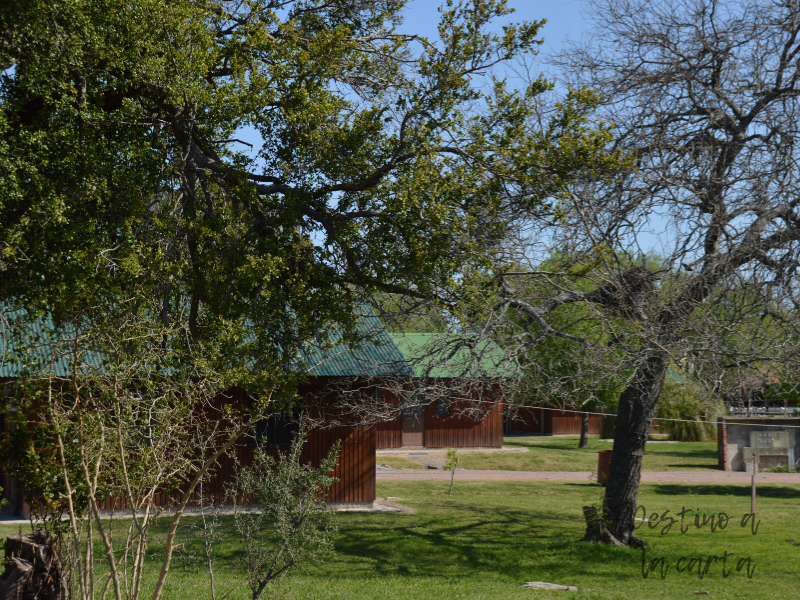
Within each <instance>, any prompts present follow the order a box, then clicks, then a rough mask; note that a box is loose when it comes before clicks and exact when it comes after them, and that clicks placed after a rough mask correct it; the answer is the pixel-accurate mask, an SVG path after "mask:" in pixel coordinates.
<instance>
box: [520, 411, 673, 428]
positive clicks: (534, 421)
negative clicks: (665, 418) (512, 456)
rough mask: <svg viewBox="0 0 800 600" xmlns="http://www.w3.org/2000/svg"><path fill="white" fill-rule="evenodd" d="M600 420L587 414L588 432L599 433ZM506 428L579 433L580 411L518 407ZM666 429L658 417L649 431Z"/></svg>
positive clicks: (598, 417) (600, 418) (601, 418)
mask: <svg viewBox="0 0 800 600" xmlns="http://www.w3.org/2000/svg"><path fill="white" fill-rule="evenodd" d="M542 413H544V414H542ZM602 420H603V417H602V416H601V415H589V433H590V434H599V433H600V427H601V422H602ZM507 429H508V430H509V431H521V432H529V433H540V434H544V435H569V434H579V433H580V432H581V413H580V412H579V411H574V410H566V409H565V410H561V409H559V408H547V407H545V408H540V407H531V408H520V409H518V410H517V411H516V413H515V415H514V416H513V417H511V418H509V419H508V422H507ZM666 431H667V429H666V426H662V425H661V424H660V423H659V421H658V419H654V420H653V425H652V427H651V428H650V433H665V432H666Z"/></svg>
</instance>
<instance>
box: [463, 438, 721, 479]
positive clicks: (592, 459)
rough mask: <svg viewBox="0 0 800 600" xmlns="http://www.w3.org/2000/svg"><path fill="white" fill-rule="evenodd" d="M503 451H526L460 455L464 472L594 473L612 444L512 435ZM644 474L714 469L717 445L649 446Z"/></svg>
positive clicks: (591, 440)
mask: <svg viewBox="0 0 800 600" xmlns="http://www.w3.org/2000/svg"><path fill="white" fill-rule="evenodd" d="M503 446H504V447H506V448H515V447H523V448H527V449H528V452H519V453H516V452H514V453H497V452H462V453H461V466H463V467H464V468H465V469H494V470H504V471H596V470H597V451H598V450H611V448H612V446H613V444H612V442H604V441H602V440H600V439H599V438H598V437H597V436H592V437H590V438H589V447H588V448H578V436H553V437H543V436H524V437H523V436H513V437H506V438H504V439H503ZM642 468H643V470H645V471H694V470H705V469H716V468H717V444H716V442H678V443H676V444H663V443H661V444H660V443H648V444H647V447H646V449H645V455H644V465H643V467H642Z"/></svg>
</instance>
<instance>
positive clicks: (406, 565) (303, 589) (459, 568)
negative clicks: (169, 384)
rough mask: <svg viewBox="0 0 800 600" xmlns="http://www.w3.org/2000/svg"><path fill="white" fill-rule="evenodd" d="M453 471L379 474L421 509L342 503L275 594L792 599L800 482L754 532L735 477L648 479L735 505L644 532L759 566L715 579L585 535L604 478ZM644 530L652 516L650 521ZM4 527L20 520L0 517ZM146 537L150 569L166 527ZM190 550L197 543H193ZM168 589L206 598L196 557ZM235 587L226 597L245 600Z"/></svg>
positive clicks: (227, 557)
mask: <svg viewBox="0 0 800 600" xmlns="http://www.w3.org/2000/svg"><path fill="white" fill-rule="evenodd" d="M448 483H449V482H379V484H378V494H379V495H382V496H396V497H400V498H402V502H403V503H404V504H406V505H408V506H411V507H413V508H415V509H416V510H417V512H416V514H413V515H402V514H363V513H341V514H340V515H339V517H338V522H339V526H340V533H339V534H338V536H337V539H336V548H337V553H336V555H335V556H334V557H332V558H330V559H328V560H326V561H325V562H323V563H320V564H315V565H310V566H309V567H308V568H307V569H306V570H305V571H298V572H296V573H295V574H294V575H293V576H292V577H291V578H290V579H289V580H287V583H286V585H285V587H283V588H281V589H280V590H279V591H278V593H277V595H276V598H279V599H287V600H288V599H300V598H303V599H305V598H309V599H337V600H338V599H351V598H353V599H354V598H381V599H383V598H385V599H397V600H400V599H403V600H406V599H417V600H434V599H435V600H438V599H443V598H472V599H490V598H491V599H495V598H496V599H516V598H525V599H538V598H573V599H590V598H591V599H597V600H601V599H602V600H612V599H621V600H622V599H624V600H648V599H685V598H694V597H696V596H695V595H693V593H692V592H695V591H706V590H707V591H709V592H710V596H709V597H711V598H715V599H739V598H741V599H754V600H759V599H783V598H786V599H793V600H794V599H796V598H797V597H798V591H797V582H798V575H799V574H800V567H799V566H798V565H800V546H797V547H795V546H793V545H792V544H791V543H789V542H787V541H786V540H787V538H793V539H796V540H800V518H798V514H799V511H798V507H799V506H800V486H791V485H769V486H767V485H764V486H762V487H761V488H760V489H759V499H758V508H759V514H758V518H759V519H760V520H761V523H760V525H759V529H758V532H757V534H756V535H752V534H751V531H750V528H749V527H748V528H741V527H740V526H739V522H740V518H741V516H742V515H743V513H745V512H746V511H748V510H749V506H750V500H749V488H748V486H745V485H741V486H736V485H718V486H702V485H700V486H695V485H693V486H686V485H664V484H661V485H644V486H642V491H641V495H640V503H641V504H643V505H644V506H645V507H646V508H647V511H648V512H659V513H663V512H664V511H665V510H668V509H669V510H670V511H671V513H672V514H675V513H677V512H679V511H680V510H681V509H682V508H683V507H686V508H692V509H699V510H700V511H701V512H705V513H708V514H718V513H720V512H723V511H724V512H726V513H727V514H728V515H729V516H731V517H732V518H731V520H730V522H729V524H728V527H727V528H726V529H725V530H724V531H723V530H719V529H717V531H716V532H713V533H712V532H711V531H710V530H709V527H708V526H706V527H705V528H703V529H701V530H698V529H695V528H694V527H692V528H691V529H690V531H688V532H687V533H686V534H681V533H680V532H679V531H678V526H677V525H676V526H673V527H672V530H671V531H669V532H668V533H666V534H665V535H661V534H660V533H659V529H653V530H649V531H642V530H640V536H641V537H643V538H645V539H646V540H647V541H648V542H649V547H648V550H647V554H646V556H647V559H648V561H649V560H650V559H651V558H656V557H664V558H665V561H666V562H667V563H675V562H676V561H677V560H678V559H679V558H680V557H682V556H687V557H707V556H721V555H722V554H723V553H724V552H725V551H727V552H728V553H733V554H734V558H733V559H729V563H728V564H729V566H730V564H731V562H730V561H731V560H733V561H735V560H736V559H738V558H743V557H750V558H751V565H752V564H755V571H754V573H753V577H752V579H748V578H747V575H746V574H744V572H738V573H737V572H736V570H735V565H734V568H733V569H731V571H732V572H731V574H730V576H729V577H727V578H724V577H723V576H722V566H721V564H712V565H711V567H710V570H709V574H708V575H706V576H705V578H704V579H702V580H701V579H699V577H698V576H697V574H696V571H695V572H694V573H686V572H684V573H676V572H675V568H674V566H673V567H672V568H670V569H669V571H668V572H667V574H666V578H665V579H661V578H660V577H659V576H658V575H657V574H650V576H649V577H648V578H647V579H644V578H643V577H642V564H641V559H642V553H641V551H638V550H634V549H624V548H622V549H621V548H613V547H608V546H603V545H598V544H587V543H583V542H580V541H579V539H580V537H581V536H582V534H583V530H584V524H583V520H582V517H581V507H582V506H583V505H585V504H589V503H591V504H596V503H597V501H598V498H599V496H600V493H601V488H599V487H598V486H596V485H593V484H589V483H566V482H565V483H555V482H475V481H469V482H468V481H464V482H459V481H458V479H456V485H455V489H454V493H453V497H452V498H448V497H447V486H448ZM644 527H647V526H646V525H645V526H644ZM0 530H2V532H3V533H10V532H11V531H12V530H16V528H11V527H4V528H1V529H0ZM156 533H157V535H155V536H153V538H152V542H153V543H152V545H151V553H150V554H151V558H150V559H149V560H148V563H149V567H150V569H151V571H150V574H151V577H153V576H154V573H153V571H154V570H155V568H156V564H157V563H156V557H157V554H158V551H159V550H160V548H159V543H160V540H161V536H163V529H162V530H161V531H159V532H156ZM235 538H236V535H235V531H234V530H233V529H232V528H229V529H227V530H226V532H225V538H224V539H223V540H222V541H221V542H219V543H218V545H217V547H216V552H217V556H218V559H219V560H218V563H217V566H216V577H217V581H218V588H217V590H218V591H217V598H220V596H221V595H222V594H223V593H224V592H225V591H226V590H227V589H229V587H230V586H232V585H233V584H234V582H235V581H237V572H238V571H237V561H238V559H239V557H240V554H239V550H238V547H237V544H236V542H235ZM188 548H189V549H190V550H193V551H196V552H199V549H200V548H199V546H197V547H192V545H191V544H189V546H188ZM173 565H174V566H173V569H172V570H171V573H170V579H169V583H168V587H167V591H166V595H165V598H168V599H176V600H177V599H186V598H191V599H192V600H201V599H206V598H210V594H209V591H208V575H207V574H206V573H205V572H204V570H203V568H202V566H201V565H199V564H193V565H192V564H184V562H183V561H182V560H181V558H180V557H176V560H175V562H174V563H173ZM539 580H541V581H548V582H554V583H563V584H570V585H576V586H578V587H579V590H580V591H578V592H577V593H574V592H548V591H530V590H524V589H521V588H520V587H519V586H520V585H521V584H522V583H524V582H525V581H539ZM247 596H248V594H247V590H246V588H245V587H240V588H238V589H237V590H236V591H234V592H233V593H231V594H230V595H229V596H228V598H231V599H239V600H242V599H244V598H247Z"/></svg>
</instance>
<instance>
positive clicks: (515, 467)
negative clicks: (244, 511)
mask: <svg viewBox="0 0 800 600" xmlns="http://www.w3.org/2000/svg"><path fill="white" fill-rule="evenodd" d="M612 445H613V444H612V442H604V441H601V440H600V439H599V438H598V437H597V436H592V437H590V438H589V447H588V448H578V436H552V437H545V436H511V437H506V438H504V439H503V446H504V447H506V448H527V449H528V451H527V452H518V453H517V452H514V453H505V452H462V453H461V466H462V467H463V468H465V469H490V470H503V471H596V470H597V451H598V450H611V448H612ZM414 459H415V457H414V456H409V457H408V458H405V457H399V456H397V457H395V456H380V457H379V458H378V462H379V463H382V464H386V465H389V466H390V467H394V468H397V469H414V468H417V469H418V468H420V464H419V462H417V461H415V460H414ZM716 468H717V444H716V442H678V443H675V444H671V443H668V444H665V443H663V442H648V444H647V447H646V449H645V456H644V467H643V469H644V470H645V471H695V470H701V471H702V470H706V469H716ZM799 597H800V596H799Z"/></svg>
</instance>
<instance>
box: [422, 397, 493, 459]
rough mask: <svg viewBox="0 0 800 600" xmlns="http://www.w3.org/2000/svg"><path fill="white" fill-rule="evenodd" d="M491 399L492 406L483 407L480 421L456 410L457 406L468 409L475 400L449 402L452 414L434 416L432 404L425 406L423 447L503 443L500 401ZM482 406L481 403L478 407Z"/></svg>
mask: <svg viewBox="0 0 800 600" xmlns="http://www.w3.org/2000/svg"><path fill="white" fill-rule="evenodd" d="M486 402H487V403H488V402H491V408H489V407H488V406H487V407H485V408H486V409H487V410H488V413H487V414H486V416H485V417H484V418H483V420H481V421H476V420H475V419H474V418H472V417H471V416H469V415H468V414H459V412H460V410H467V411H468V412H469V411H470V410H472V409H473V408H474V404H471V405H470V406H466V403H465V402H453V403H452V404H451V411H450V412H451V416H449V417H437V416H436V415H435V414H434V409H435V406H433V405H429V406H426V407H425V413H424V414H425V417H424V418H425V421H424V423H425V425H424V427H425V430H424V431H425V434H424V439H425V447H426V448H470V447H472V448H477V447H491V448H500V447H502V446H503V401H502V400H500V399H498V400H496V401H494V400H492V401H488V400H487V401H486ZM481 408H483V407H481Z"/></svg>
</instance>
